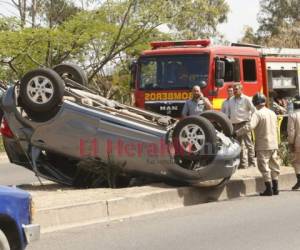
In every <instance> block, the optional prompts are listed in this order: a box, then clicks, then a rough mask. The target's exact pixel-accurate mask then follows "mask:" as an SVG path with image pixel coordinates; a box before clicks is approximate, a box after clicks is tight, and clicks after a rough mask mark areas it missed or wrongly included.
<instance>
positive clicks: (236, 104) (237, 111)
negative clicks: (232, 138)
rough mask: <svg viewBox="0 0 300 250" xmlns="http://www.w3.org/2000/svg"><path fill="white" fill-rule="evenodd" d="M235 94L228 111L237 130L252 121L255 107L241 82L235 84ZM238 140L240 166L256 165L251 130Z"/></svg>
mask: <svg viewBox="0 0 300 250" xmlns="http://www.w3.org/2000/svg"><path fill="white" fill-rule="evenodd" d="M233 94H234V96H233V97H231V98H230V99H229V103H228V104H229V105H228V112H229V117H230V120H231V122H232V124H233V128H234V131H236V130H238V129H240V128H241V127H243V126H244V125H245V124H247V123H248V122H249V121H250V119H251V115H252V113H253V112H254V111H255V107H254V106H253V104H252V103H251V100H250V98H249V97H248V96H246V95H244V94H242V85H241V83H235V84H234V85H233ZM237 140H238V141H239V143H240V144H241V158H240V159H241V162H240V166H239V168H248V167H251V166H253V167H255V166H256V164H255V153H254V145H253V142H252V135H251V132H250V131H249V132H248V133H245V134H243V135H241V136H238V137H237ZM247 151H248V157H247Z"/></svg>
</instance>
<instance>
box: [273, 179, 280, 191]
mask: <svg viewBox="0 0 300 250" xmlns="http://www.w3.org/2000/svg"><path fill="white" fill-rule="evenodd" d="M272 186H273V187H272V189H273V194H274V195H279V190H278V180H272Z"/></svg>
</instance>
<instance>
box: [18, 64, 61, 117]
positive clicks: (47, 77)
mask: <svg viewBox="0 0 300 250" xmlns="http://www.w3.org/2000/svg"><path fill="white" fill-rule="evenodd" d="M64 90H65V85H64V81H63V80H62V78H61V77H60V76H59V75H58V74H57V73H56V72H55V71H54V70H52V69H36V70H32V71H30V72H28V73H26V74H25V75H24V76H23V78H22V79H21V84H20V98H21V107H22V108H24V110H25V111H26V113H28V114H32V115H36V116H38V115H39V114H43V113H47V112H50V113H52V112H53V110H56V109H57V108H58V106H59V105H60V104H61V103H62V101H63V96H64Z"/></svg>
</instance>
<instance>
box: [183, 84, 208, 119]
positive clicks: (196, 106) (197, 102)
mask: <svg viewBox="0 0 300 250" xmlns="http://www.w3.org/2000/svg"><path fill="white" fill-rule="evenodd" d="M208 109H212V105H211V103H210V101H209V100H208V98H206V97H204V95H203V93H202V91H201V89H200V87H199V86H197V85H195V86H194V87H193V89H192V99H190V100H187V101H186V103H185V104H184V107H183V110H182V116H183V117H187V116H191V115H199V114H200V113H202V112H203V111H204V110H208Z"/></svg>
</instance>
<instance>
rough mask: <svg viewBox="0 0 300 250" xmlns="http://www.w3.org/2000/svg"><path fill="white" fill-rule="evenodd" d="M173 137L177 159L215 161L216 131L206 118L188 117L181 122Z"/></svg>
mask: <svg viewBox="0 0 300 250" xmlns="http://www.w3.org/2000/svg"><path fill="white" fill-rule="evenodd" d="M172 137H173V138H172V140H173V144H174V148H175V157H178V156H179V157H180V158H182V159H188V160H192V161H193V160H196V161H197V160H200V159H213V158H214V156H215V153H216V148H217V146H216V142H217V136H216V131H215V128H214V126H213V125H212V123H210V121H209V120H207V119H206V118H204V117H187V118H184V119H183V120H181V121H179V122H178V124H177V125H176V126H175V128H174V131H173V136H172Z"/></svg>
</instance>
